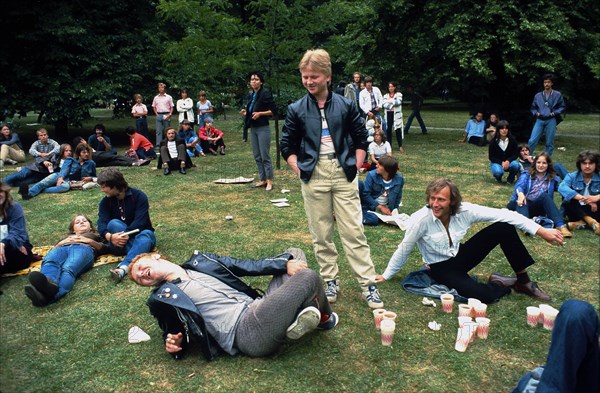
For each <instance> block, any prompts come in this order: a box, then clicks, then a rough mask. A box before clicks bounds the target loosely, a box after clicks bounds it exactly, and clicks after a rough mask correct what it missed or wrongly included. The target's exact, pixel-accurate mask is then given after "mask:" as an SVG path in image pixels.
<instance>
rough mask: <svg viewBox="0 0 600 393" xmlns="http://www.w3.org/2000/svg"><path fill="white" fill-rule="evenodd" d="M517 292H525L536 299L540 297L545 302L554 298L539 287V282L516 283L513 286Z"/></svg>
mask: <svg viewBox="0 0 600 393" xmlns="http://www.w3.org/2000/svg"><path fill="white" fill-rule="evenodd" d="M513 289H514V290H515V292H518V293H524V294H525V295H527V296H531V297H534V298H536V299H540V300H542V301H544V302H549V301H551V300H552V298H551V297H550V296H548V295H546V294H545V293H544V292H543V291H542V290H541V289H540V287H538V285H537V283H535V282H533V281H530V282H528V283H527V284H521V283H516V284H515V286H514V287H513Z"/></svg>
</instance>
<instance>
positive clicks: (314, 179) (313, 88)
mask: <svg viewBox="0 0 600 393" xmlns="http://www.w3.org/2000/svg"><path fill="white" fill-rule="evenodd" d="M299 68H300V73H301V75H302V84H303V85H304V87H305V88H306V90H308V94H307V95H305V96H304V97H302V98H301V99H300V100H298V101H296V102H295V103H293V104H291V105H290V106H289V107H288V114H287V117H286V120H285V124H284V126H283V133H282V138H281V152H282V155H283V157H284V158H285V160H286V161H287V163H288V165H289V166H290V167H291V168H292V169H293V170H294V172H295V173H296V174H297V175H298V176H299V177H300V179H301V180H302V196H303V198H304V209H305V210H306V216H307V217H308V225H309V228H310V233H311V235H312V240H313V247H314V250H315V255H316V258H317V262H318V263H319V266H320V272H321V276H322V277H323V279H324V280H325V281H326V283H327V288H326V290H325V293H326V295H327V299H328V300H329V301H330V302H335V301H336V300H337V292H338V290H339V286H338V271H339V270H338V265H337V258H338V252H337V249H336V247H335V244H334V243H333V239H332V234H333V224H334V221H335V222H336V223H337V226H338V231H339V234H340V238H341V239H342V244H343V247H344V252H345V254H346V257H347V259H348V262H349V263H350V267H351V268H352V270H353V271H354V275H355V277H356V279H357V280H358V283H359V284H360V286H361V288H362V291H363V296H364V298H365V299H366V300H367V302H368V304H369V307H371V308H381V307H383V302H382V301H381V299H380V297H379V292H378V290H377V287H376V286H375V285H373V284H374V280H375V270H374V267H373V261H372V260H371V255H370V254H371V250H370V248H369V245H368V244H367V239H366V237H365V234H364V231H363V225H362V211H361V207H360V199H359V196H358V180H357V178H356V173H357V171H358V169H359V168H360V167H361V166H362V164H363V161H364V159H365V156H366V153H367V148H368V145H369V143H368V142H367V137H368V133H367V130H366V128H365V125H364V121H363V119H362V118H361V116H360V115H359V112H358V110H357V108H356V104H355V103H354V102H352V101H350V100H348V99H347V98H345V97H342V96H341V95H338V94H332V92H331V91H330V90H329V85H330V83H331V60H330V58H329V54H328V53H327V52H326V51H325V50H323V49H316V50H309V51H307V52H306V53H305V54H304V57H303V58H302V60H301V61H300V66H299ZM333 214H335V219H334V216H333Z"/></svg>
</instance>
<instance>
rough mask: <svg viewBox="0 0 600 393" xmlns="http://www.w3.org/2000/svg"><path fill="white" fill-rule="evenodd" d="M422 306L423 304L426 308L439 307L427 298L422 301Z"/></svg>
mask: <svg viewBox="0 0 600 393" xmlns="http://www.w3.org/2000/svg"><path fill="white" fill-rule="evenodd" d="M421 304H423V305H424V306H431V307H437V304H435V302H434V301H433V300H431V299H429V298H426V297H424V298H423V300H421Z"/></svg>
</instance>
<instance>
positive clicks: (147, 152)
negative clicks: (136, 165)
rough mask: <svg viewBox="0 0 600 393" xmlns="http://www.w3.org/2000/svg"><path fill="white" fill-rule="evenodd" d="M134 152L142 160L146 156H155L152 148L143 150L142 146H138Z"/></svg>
mask: <svg viewBox="0 0 600 393" xmlns="http://www.w3.org/2000/svg"><path fill="white" fill-rule="evenodd" d="M135 153H136V154H137V156H138V157H139V158H140V159H142V160H144V159H146V158H156V152H155V151H154V149H150V150H145V149H144V148H143V147H141V146H140V147H138V149H137V150H136V151H135Z"/></svg>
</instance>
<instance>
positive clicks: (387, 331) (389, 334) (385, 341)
mask: <svg viewBox="0 0 600 393" xmlns="http://www.w3.org/2000/svg"><path fill="white" fill-rule="evenodd" d="M380 328H381V344H382V345H385V346H390V345H392V341H394V331H395V330H396V322H394V321H393V320H391V319H383V320H382V321H381V324H380Z"/></svg>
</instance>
